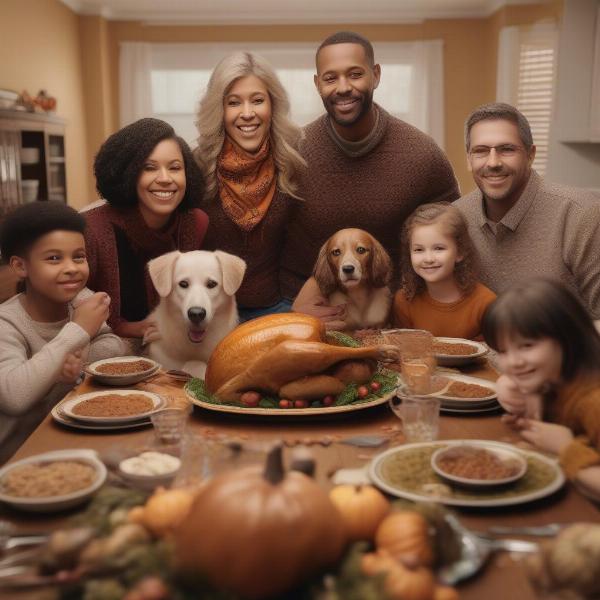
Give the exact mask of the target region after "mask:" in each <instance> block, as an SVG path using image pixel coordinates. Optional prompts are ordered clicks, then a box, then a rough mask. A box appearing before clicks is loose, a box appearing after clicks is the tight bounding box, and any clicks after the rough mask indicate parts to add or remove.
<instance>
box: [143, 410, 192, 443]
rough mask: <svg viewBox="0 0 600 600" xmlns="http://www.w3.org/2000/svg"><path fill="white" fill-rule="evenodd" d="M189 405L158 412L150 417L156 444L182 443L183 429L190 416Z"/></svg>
mask: <svg viewBox="0 0 600 600" xmlns="http://www.w3.org/2000/svg"><path fill="white" fill-rule="evenodd" d="M191 412H192V410H191V405H190V406H189V407H188V406H185V407H179V406H178V407H170V406H169V404H167V408H163V409H161V410H158V411H156V412H154V413H152V414H151V415H150V420H151V421H152V426H153V427H154V433H155V436H156V442H157V443H158V444H161V445H178V444H181V442H182V441H183V436H184V434H185V428H186V425H187V421H188V418H189V416H190V413H191Z"/></svg>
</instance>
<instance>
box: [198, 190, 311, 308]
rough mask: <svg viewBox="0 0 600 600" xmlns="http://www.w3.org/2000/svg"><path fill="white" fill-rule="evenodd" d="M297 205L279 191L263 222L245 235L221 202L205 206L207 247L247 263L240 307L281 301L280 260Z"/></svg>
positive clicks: (239, 296)
mask: <svg viewBox="0 0 600 600" xmlns="http://www.w3.org/2000/svg"><path fill="white" fill-rule="evenodd" d="M297 202H299V201H298V200H295V199H294V198H291V197H290V196H288V195H286V194H284V193H282V192H280V191H279V190H277V191H276V192H275V196H274V197H273V200H272V202H271V205H270V206H269V210H268V211H267V213H266V215H265V216H264V218H263V220H262V221H261V222H260V223H259V224H258V225H256V227H254V228H253V229H252V230H251V231H242V230H241V229H240V228H239V227H238V226H237V225H236V224H235V223H234V222H233V221H232V220H231V219H230V218H229V217H228V216H227V215H226V214H225V211H224V210H223V207H222V205H221V202H220V200H219V199H218V198H216V199H213V200H212V201H209V202H205V203H204V205H203V206H202V209H203V210H204V211H206V213H207V214H208V216H209V219H210V227H209V228H208V231H207V232H206V237H205V238H204V246H203V247H204V248H205V249H206V250H223V251H225V252H229V253H230V254H235V255H236V256H239V257H241V258H243V259H244V260H245V261H246V264H247V268H246V275H245V276H244V281H243V282H242V286H241V287H240V289H239V290H238V291H237V292H236V295H235V296H236V299H237V302H238V305H239V306H241V307H243V308H262V307H267V306H272V305H273V304H276V303H277V302H279V301H280V300H281V291H280V289H279V258H280V255H281V248H282V246H283V238H284V234H285V227H286V223H287V220H288V218H289V215H290V211H291V209H292V207H293V206H294V204H296V203H297Z"/></svg>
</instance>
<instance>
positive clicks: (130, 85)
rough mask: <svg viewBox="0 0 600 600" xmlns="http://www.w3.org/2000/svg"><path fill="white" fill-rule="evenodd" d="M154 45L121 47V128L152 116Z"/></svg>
mask: <svg viewBox="0 0 600 600" xmlns="http://www.w3.org/2000/svg"><path fill="white" fill-rule="evenodd" d="M151 73H152V45H151V44H145V43H142V42H125V43H121V44H120V55H119V100H120V103H119V107H120V113H121V119H120V121H121V127H123V126H125V125H128V124H129V123H132V122H133V121H137V120H138V119H141V118H142V117H149V116H151V115H152V86H151V83H150V82H151Z"/></svg>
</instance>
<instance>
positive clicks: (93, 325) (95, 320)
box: [72, 292, 110, 338]
mask: <svg viewBox="0 0 600 600" xmlns="http://www.w3.org/2000/svg"><path fill="white" fill-rule="evenodd" d="M109 306H110V296H109V295H108V294H106V293H105V292H96V293H95V294H94V295H92V296H90V297H89V298H86V299H85V300H82V301H81V302H80V303H79V304H78V305H77V306H76V307H75V310H74V311H73V317H72V320H73V322H74V323H77V325H79V326H80V327H81V328H82V329H84V330H85V331H86V332H87V334H88V335H89V336H90V337H91V338H93V337H94V336H95V335H96V334H97V333H98V330H99V329H100V327H101V326H102V323H104V321H106V319H108V309H109Z"/></svg>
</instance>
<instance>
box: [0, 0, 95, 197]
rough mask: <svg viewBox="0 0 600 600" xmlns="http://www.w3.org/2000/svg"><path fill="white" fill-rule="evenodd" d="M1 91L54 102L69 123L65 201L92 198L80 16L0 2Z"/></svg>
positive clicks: (29, 1) (52, 1)
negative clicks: (45, 94)
mask: <svg viewBox="0 0 600 600" xmlns="http://www.w3.org/2000/svg"><path fill="white" fill-rule="evenodd" d="M0 40H1V46H2V57H3V58H2V61H1V63H0V87H1V88H6V89H10V90H15V91H19V92H20V91H22V90H27V91H28V92H29V93H30V94H32V95H35V94H37V92H38V90H40V89H45V90H46V91H47V92H48V93H50V94H51V95H53V96H54V97H56V98H57V100H58V106H57V114H58V116H60V117H63V118H65V119H66V121H67V126H66V153H67V192H68V200H69V203H70V204H72V205H73V206H76V207H79V206H83V205H84V204H86V203H87V202H89V200H90V197H92V194H93V185H92V177H91V172H90V160H89V156H88V149H87V137H86V122H85V117H84V100H83V81H82V65H81V47H80V39H79V18H78V17H77V15H75V14H74V13H73V12H72V11H71V10H69V9H68V8H67V7H66V6H65V5H64V4H62V3H61V2H59V1H58V0H1V2H0Z"/></svg>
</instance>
